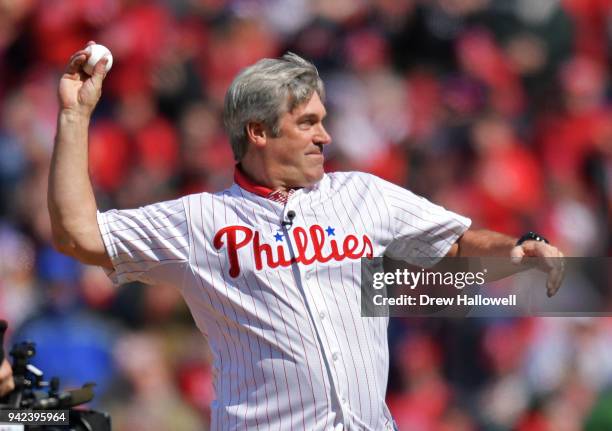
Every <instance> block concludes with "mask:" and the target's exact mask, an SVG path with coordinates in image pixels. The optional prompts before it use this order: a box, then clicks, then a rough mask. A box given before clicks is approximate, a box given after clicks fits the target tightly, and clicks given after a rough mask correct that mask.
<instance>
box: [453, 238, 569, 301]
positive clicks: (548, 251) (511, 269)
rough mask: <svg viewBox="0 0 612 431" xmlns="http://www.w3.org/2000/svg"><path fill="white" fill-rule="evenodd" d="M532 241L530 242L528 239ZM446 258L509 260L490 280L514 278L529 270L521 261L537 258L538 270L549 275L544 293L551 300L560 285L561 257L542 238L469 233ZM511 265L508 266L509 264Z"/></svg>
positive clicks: (562, 270)
mask: <svg viewBox="0 0 612 431" xmlns="http://www.w3.org/2000/svg"><path fill="white" fill-rule="evenodd" d="M531 238H533V239H531ZM446 256H447V257H509V258H510V260H509V261H508V263H509V264H508V265H506V266H504V267H500V268H499V271H496V274H495V275H494V276H492V277H491V278H493V279H499V278H503V277H506V276H509V275H512V274H515V273H517V272H520V271H524V270H525V269H528V268H531V266H525V265H521V264H522V263H524V260H523V258H525V257H528V258H536V259H534V262H535V263H536V265H537V267H538V268H539V269H541V270H543V271H545V272H547V273H548V278H547V280H546V291H547V294H548V296H549V297H550V296H553V295H554V294H555V293H557V290H559V287H560V286H561V282H562V281H563V275H564V265H563V259H560V258H562V257H563V253H562V252H561V251H560V250H559V249H558V248H557V247H555V246H553V245H551V244H549V243H548V241H546V240H545V239H544V238H543V237H540V236H538V235H536V234H531V235H528V236H526V237H522V238H520V239H519V238H513V237H510V236H508V235H504V234H501V233H499V232H494V231H490V230H486V229H468V230H466V231H465V232H464V233H463V235H462V236H460V237H459V239H458V240H457V241H456V242H455V244H453V245H452V246H451V248H450V250H449V252H448V253H447V255H446ZM510 263H511V264H510Z"/></svg>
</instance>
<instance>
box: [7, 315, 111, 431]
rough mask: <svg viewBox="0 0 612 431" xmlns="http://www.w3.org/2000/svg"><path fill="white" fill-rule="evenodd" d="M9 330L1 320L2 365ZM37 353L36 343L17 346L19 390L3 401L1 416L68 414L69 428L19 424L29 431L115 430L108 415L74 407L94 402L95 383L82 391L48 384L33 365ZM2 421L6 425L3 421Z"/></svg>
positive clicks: (15, 362) (14, 356) (54, 381)
mask: <svg viewBox="0 0 612 431" xmlns="http://www.w3.org/2000/svg"><path fill="white" fill-rule="evenodd" d="M5 331H6V322H4V321H2V320H0V363H2V361H3V360H4V349H3V338H4V332H5ZM35 354H36V345H35V344H34V343H32V342H21V343H17V344H15V345H14V346H13V348H12V349H11V351H10V356H11V357H12V367H13V378H14V380H15V389H14V390H13V391H11V392H10V393H8V394H7V395H5V396H4V397H3V398H0V413H2V412H3V411H12V412H15V411H19V412H20V413H21V412H24V414H29V415H30V417H33V416H34V415H35V412H37V411H42V410H44V411H46V412H49V411H68V416H69V417H68V423H69V425H31V424H28V423H27V422H18V421H17V422H18V423H23V424H24V429H25V430H26V431H56V430H57V431H60V430H61V431H111V420H110V416H109V415H108V414H107V413H103V412H98V411H94V410H86V409H75V408H74V407H76V406H79V405H81V404H85V403H87V402H89V401H91V400H92V399H93V397H94V392H93V387H94V386H95V383H87V384H85V385H83V387H81V388H79V389H73V390H67V391H61V390H60V382H59V379H58V378H57V377H54V378H52V379H51V380H50V381H48V382H47V381H45V380H44V379H43V372H42V371H41V370H39V369H38V368H37V367H35V366H34V365H32V364H31V363H30V360H31V358H32V357H33V356H34V355H35ZM24 417H25V416H24ZM0 422H3V421H2V419H0ZM5 423H6V422H5Z"/></svg>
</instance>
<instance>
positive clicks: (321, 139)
mask: <svg viewBox="0 0 612 431" xmlns="http://www.w3.org/2000/svg"><path fill="white" fill-rule="evenodd" d="M315 139H316V143H317V144H323V145H327V144H331V142H332V137H331V136H330V135H329V133H327V130H325V127H323V125H322V124H321V125H320V126H319V130H318V132H317V135H316V136H315Z"/></svg>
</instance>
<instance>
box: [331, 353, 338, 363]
mask: <svg viewBox="0 0 612 431" xmlns="http://www.w3.org/2000/svg"><path fill="white" fill-rule="evenodd" d="M332 359H333V360H334V361H337V360H338V353H334V354H333V355H332Z"/></svg>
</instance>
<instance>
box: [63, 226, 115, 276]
mask: <svg viewBox="0 0 612 431" xmlns="http://www.w3.org/2000/svg"><path fill="white" fill-rule="evenodd" d="M87 237H89V236H88V235H86V236H85V239H83V240H79V239H78V238H75V237H73V236H71V235H68V234H65V233H58V232H54V234H53V237H52V245H53V247H54V248H55V249H56V250H57V251H58V252H60V253H62V254H65V255H66V256H70V257H72V258H74V259H76V260H78V261H79V262H81V263H84V264H87V265H96V266H102V267H105V268H109V269H112V268H113V265H112V263H111V260H110V258H109V257H108V254H107V253H106V248H105V247H104V243H103V242H102V240H101V238H99V239H100V240H99V241H93V240H92V239H91V238H89V239H87Z"/></svg>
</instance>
